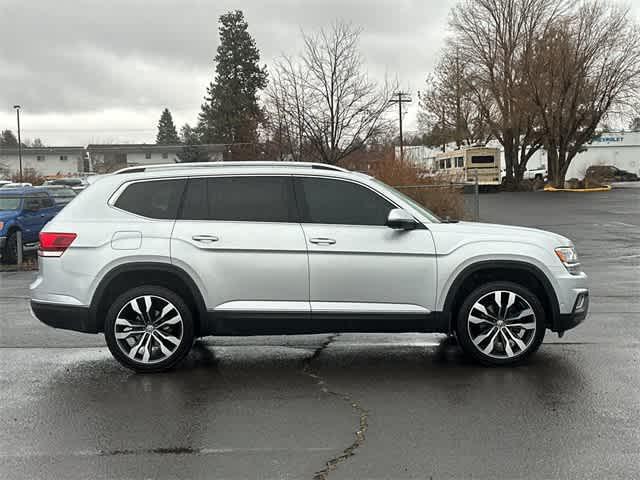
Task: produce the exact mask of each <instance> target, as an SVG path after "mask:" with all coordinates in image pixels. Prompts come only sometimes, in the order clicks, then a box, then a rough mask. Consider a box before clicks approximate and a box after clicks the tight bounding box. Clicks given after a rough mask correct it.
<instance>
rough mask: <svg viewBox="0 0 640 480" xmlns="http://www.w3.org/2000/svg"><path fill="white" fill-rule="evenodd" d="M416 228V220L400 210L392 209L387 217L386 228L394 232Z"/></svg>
mask: <svg viewBox="0 0 640 480" xmlns="http://www.w3.org/2000/svg"><path fill="white" fill-rule="evenodd" d="M417 226H418V222H417V221H416V219H415V218H413V217H412V216H411V215H409V214H408V213H407V212H405V211H404V210H402V209H401V208H394V209H393V210H391V211H390V212H389V216H388V217H387V227H389V228H393V229H395V230H413V229H414V228H416V227H417Z"/></svg>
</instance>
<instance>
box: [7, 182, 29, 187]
mask: <svg viewBox="0 0 640 480" xmlns="http://www.w3.org/2000/svg"><path fill="white" fill-rule="evenodd" d="M31 186H32V185H31V184H30V183H29V182H9V183H5V184H4V185H2V186H0V188H24V187H31Z"/></svg>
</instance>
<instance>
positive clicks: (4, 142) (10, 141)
mask: <svg viewBox="0 0 640 480" xmlns="http://www.w3.org/2000/svg"><path fill="white" fill-rule="evenodd" d="M0 146H2V147H17V146H18V139H17V138H16V136H15V135H14V134H13V132H12V131H11V130H3V131H2V134H0Z"/></svg>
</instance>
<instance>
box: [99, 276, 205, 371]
mask: <svg viewBox="0 0 640 480" xmlns="http://www.w3.org/2000/svg"><path fill="white" fill-rule="evenodd" d="M145 296H146V297H150V298H152V299H153V300H152V301H153V302H161V301H165V302H167V303H170V304H171V306H172V307H174V309H175V310H176V311H177V314H178V315H177V317H179V318H180V321H181V323H180V338H179V344H178V345H177V347H175V350H174V351H173V352H171V354H170V355H168V356H166V358H161V359H158V360H153V361H152V362H144V361H142V360H137V359H135V358H131V357H130V356H129V355H127V353H126V352H125V351H124V350H123V348H126V347H127V346H128V345H123V344H125V343H127V342H129V340H126V339H125V340H123V339H117V338H116V330H117V329H119V328H120V329H121V328H122V327H121V326H118V327H117V326H116V319H117V317H118V315H119V314H121V311H122V312H125V311H126V310H124V309H125V308H128V309H130V308H131V307H130V305H131V304H130V302H132V301H134V299H136V298H139V297H145ZM136 302H138V301H137V300H136ZM128 305H129V306H128ZM136 305H138V306H140V305H141V304H140V303H136ZM161 305H162V303H161ZM129 312H132V310H129ZM169 312H172V313H173V310H169ZM152 313H153V310H152ZM155 313H156V314H158V317H159V316H160V315H159V312H158V311H155ZM122 314H123V315H124V313H122ZM145 315H148V316H149V317H150V316H151V314H150V313H147V314H143V315H142V317H143V318H145V319H146V318H147V316H145ZM173 318H175V316H174V317H173ZM138 319H139V318H138ZM156 320H157V321H159V319H156ZM150 323H153V322H152V321H151V320H150V319H149V321H148V322H147V321H146V320H145V321H144V324H150ZM165 323H166V322H165ZM168 327H171V328H177V327H175V326H168ZM136 328H137V329H139V328H145V327H136ZM158 330H160V329H159V328H158ZM120 333H122V331H121V332H120ZM152 333H155V332H151V333H147V332H146V331H145V332H142V333H139V334H136V336H134V335H131V337H132V338H133V341H134V342H137V341H138V340H139V339H140V340H141V339H142V338H143V336H144V335H148V336H149V337H151V336H152ZM158 333H163V338H164V337H165V334H167V332H166V331H164V330H160V332H158ZM172 333H173V332H172ZM137 335H140V336H137ZM104 336H105V340H106V341H107V346H108V347H109V351H111V354H112V355H113V356H114V357H115V359H116V360H118V361H119V362H120V363H121V364H122V365H124V366H125V367H127V368H129V369H131V370H134V371H136V372H141V373H155V372H163V371H166V370H169V369H171V368H173V367H175V366H176V365H177V364H178V363H179V362H180V361H182V360H183V359H184V358H185V357H186V356H187V354H188V353H189V350H191V347H192V345H193V342H194V339H195V335H194V325H193V316H192V314H191V311H190V310H189V307H187V305H186V303H185V302H184V300H183V299H182V298H181V297H180V296H179V295H178V294H176V293H175V292H173V291H171V290H169V289H167V288H164V287H158V286H155V285H143V286H140V287H136V288H133V289H131V290H128V291H126V292H125V293H123V294H122V295H120V296H119V297H118V298H116V300H115V301H114V302H113V304H112V305H111V308H109V311H108V312H107V315H106V317H105V322H104ZM167 336H171V337H172V338H174V339H176V340H177V335H176V336H172V335H167ZM145 338H146V337H145ZM141 343H142V342H141ZM141 343H140V345H141ZM154 344H155V349H154V348H153V346H154ZM121 345H123V346H121ZM136 345H138V344H136ZM146 345H150V347H149V351H155V352H156V354H158V353H161V354H164V352H161V351H160V350H161V348H160V342H159V337H156V336H153V338H152V339H151V340H149V341H147V343H146ZM167 345H168V346H169V347H171V346H172V345H173V344H172V343H164V345H163V346H164V347H165V348H166V347H167ZM132 350H134V348H133V347H132V348H131V351H132ZM137 351H138V352H140V351H143V347H142V345H141V346H140V348H138V349H137ZM134 356H136V355H135V354H134ZM160 356H162V355H160Z"/></svg>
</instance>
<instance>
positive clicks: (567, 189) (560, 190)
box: [544, 185, 611, 193]
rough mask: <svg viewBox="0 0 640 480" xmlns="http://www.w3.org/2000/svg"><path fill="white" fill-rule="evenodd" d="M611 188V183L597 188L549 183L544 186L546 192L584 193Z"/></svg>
mask: <svg viewBox="0 0 640 480" xmlns="http://www.w3.org/2000/svg"><path fill="white" fill-rule="evenodd" d="M609 190H611V185H605V186H603V187H595V188H554V187H551V186H549V185H547V186H546V187H544V191H545V192H582V193H591V192H608V191H609Z"/></svg>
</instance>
